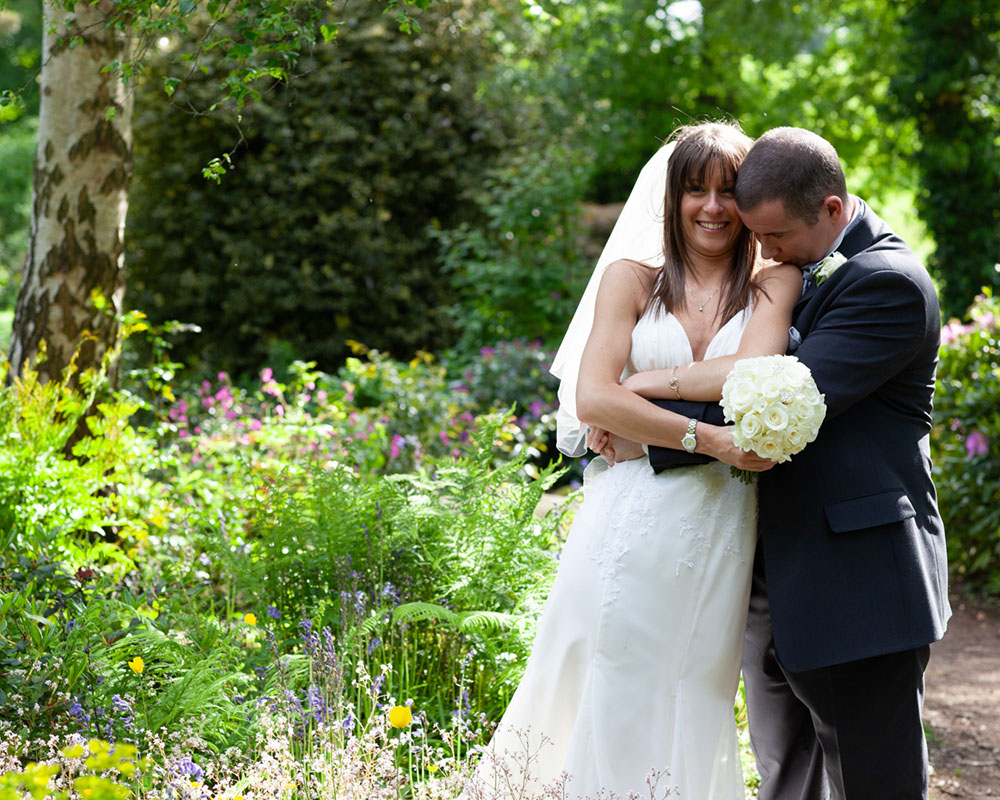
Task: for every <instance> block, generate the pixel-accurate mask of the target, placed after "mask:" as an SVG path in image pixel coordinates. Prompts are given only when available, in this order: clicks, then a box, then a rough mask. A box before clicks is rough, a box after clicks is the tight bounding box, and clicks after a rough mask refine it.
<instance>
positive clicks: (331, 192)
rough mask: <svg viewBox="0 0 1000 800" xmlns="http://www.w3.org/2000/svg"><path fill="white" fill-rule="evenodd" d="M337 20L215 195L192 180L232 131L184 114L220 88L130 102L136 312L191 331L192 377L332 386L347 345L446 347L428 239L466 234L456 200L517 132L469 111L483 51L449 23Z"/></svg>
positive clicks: (257, 112)
mask: <svg viewBox="0 0 1000 800" xmlns="http://www.w3.org/2000/svg"><path fill="white" fill-rule="evenodd" d="M331 14H333V12H331ZM336 16H337V18H338V19H337V24H338V25H339V31H338V35H337V40H336V42H335V43H330V44H325V45H318V46H317V47H316V48H315V50H314V51H313V52H312V53H311V54H310V55H308V56H306V55H303V56H302V57H301V58H300V60H299V62H298V72H299V74H298V75H297V76H296V78H295V80H294V81H293V82H291V83H290V84H287V85H286V84H283V83H276V84H275V85H274V86H272V87H271V88H270V90H269V91H267V92H266V93H265V94H264V95H263V97H262V98H261V99H260V100H259V101H258V102H256V103H255V104H254V106H253V109H252V112H250V113H248V114H247V116H246V118H245V119H243V120H242V121H241V123H240V128H239V130H240V131H241V133H242V135H243V136H245V141H243V142H242V143H240V145H239V146H237V147H235V152H234V154H233V156H232V158H233V167H234V168H233V169H232V170H231V171H230V172H229V173H228V174H227V175H226V177H225V179H224V180H223V181H222V183H221V184H218V185H217V184H215V183H212V182H206V181H205V180H204V179H202V177H201V175H200V168H201V165H202V164H203V163H205V161H206V160H207V159H208V158H210V157H211V155H212V154H214V153H216V152H217V151H218V149H219V142H220V141H233V139H234V136H235V129H234V128H233V126H232V122H231V120H229V119H228V118H225V117H217V116H212V115H208V116H205V115H192V114H189V113H187V111H186V104H187V103H188V102H191V103H193V104H194V105H195V106H197V107H201V106H204V105H207V98H208V97H209V96H210V95H211V93H212V92H214V91H215V84H216V81H217V80H219V78H220V74H217V72H216V71H213V70H212V69H210V70H209V74H207V75H204V76H200V77H199V75H197V74H196V75H193V76H191V77H190V78H189V79H188V80H187V81H186V82H185V83H184V84H183V87H182V88H180V89H178V92H177V94H176V95H175V96H174V103H175V106H176V107H174V108H171V109H169V110H168V111H165V110H164V107H163V104H162V98H161V97H160V96H159V93H158V89H157V88H156V87H155V86H153V85H150V86H147V87H145V88H141V89H140V91H139V95H138V103H137V107H138V109H139V111H138V112H137V117H136V148H135V160H136V179H135V182H134V187H133V188H134V191H133V195H132V205H131V210H130V222H129V234H128V236H127V238H126V246H127V248H128V255H127V258H128V265H129V267H128V268H129V279H130V281H131V283H130V288H129V292H130V295H129V298H130V299H129V303H130V304H131V305H132V306H133V307H140V308H143V309H146V310H147V311H148V312H149V313H150V315H151V316H152V317H153V318H154V319H155V320H157V321H161V322H162V321H164V320H168V319H178V320H182V321H183V322H185V323H194V324H196V325H198V326H200V328H201V332H200V333H199V334H197V335H196V336H184V337H182V338H181V340H180V341H179V342H178V350H177V352H178V354H179V355H180V357H181V358H182V360H184V361H185V362H186V363H189V364H194V363H195V362H197V363H201V364H205V365H211V368H213V369H216V370H218V369H224V370H226V371H228V372H230V373H232V374H236V375H239V374H243V373H246V372H248V371H251V370H255V369H257V368H259V366H260V365H261V364H263V363H270V364H272V365H275V366H277V363H276V362H277V361H281V360H285V361H287V360H290V358H288V357H287V355H286V354H287V353H289V352H291V353H294V354H295V355H296V356H297V357H300V358H303V359H305V360H309V361H316V362H317V363H318V364H319V365H320V366H321V367H322V368H323V369H325V370H327V371H332V370H333V369H335V368H336V367H337V366H338V365H339V364H340V363H341V361H342V360H343V357H344V356H345V355H347V354H348V353H349V348H348V346H347V344H346V340H347V339H349V338H355V339H361V338H363V339H364V340H365V341H366V343H368V344H369V345H371V346H373V347H377V348H378V349H380V350H384V351H389V352H395V353H397V354H398V355H399V356H406V357H408V356H409V354H411V353H413V352H414V351H416V350H418V349H421V348H423V349H433V350H436V351H437V350H440V349H442V348H443V347H444V346H445V345H447V344H450V343H451V342H452V341H454V338H455V335H456V330H455V327H454V321H453V320H451V319H450V318H449V317H447V316H446V315H445V314H444V309H446V308H447V307H449V306H450V305H451V304H452V303H453V302H455V299H456V294H455V292H454V290H453V289H452V288H451V286H450V285H449V282H448V280H447V279H446V278H444V277H442V276H441V274H440V270H441V267H440V258H439V255H438V245H437V243H436V242H434V241H433V240H432V238H431V236H430V234H429V230H430V228H431V226H436V227H440V228H450V227H452V226H455V225H458V224H459V223H460V222H461V221H462V220H464V219H468V218H469V216H470V213H471V212H472V207H471V205H470V204H469V202H468V201H467V200H466V199H465V197H464V195H465V192H466V190H467V189H468V188H469V187H470V186H471V185H472V184H474V183H475V182H477V181H478V180H479V179H480V176H481V174H482V172H483V171H484V169H486V168H487V167H488V166H489V164H490V163H491V161H492V159H493V158H494V157H495V155H496V153H497V152H498V150H499V148H500V147H501V146H502V145H503V142H504V140H505V139H506V137H507V135H508V134H509V131H510V128H511V126H512V125H513V124H514V122H515V119H513V118H510V117H507V118H504V117H503V115H502V114H501V113H500V111H499V110H498V109H493V108H491V107H489V106H487V105H486V104H484V103H483V102H482V101H481V100H480V98H479V87H480V84H481V83H482V82H483V81H484V80H485V79H486V76H487V74H488V71H489V69H490V67H491V64H492V61H493V59H494V57H495V55H494V47H493V45H492V44H491V43H490V42H489V40H488V37H487V35H486V32H485V31H484V30H483V28H482V23H481V22H478V21H477V20H476V19H474V18H468V17H467V14H466V11H465V10H463V9H462V8H459V7H456V9H454V11H441V10H435V9H434V8H431V9H428V10H427V11H426V12H422V13H421V15H420V32H419V33H416V32H415V33H413V34H412V35H410V36H405V35H401V34H399V33H398V31H396V30H395V25H396V23H395V20H394V18H393V17H391V16H386V15H384V14H382V13H380V10H379V9H378V8H377V6H376V4H370V3H360V4H349V5H346V6H343V7H338V8H337V9H336ZM164 69H165V67H164ZM218 69H219V70H222V69H223V67H222V66H221V65H220V66H219V68H218ZM156 74H157V75H159V74H160V73H159V72H158V71H157V72H156ZM235 144H236V142H235V141H234V145H235Z"/></svg>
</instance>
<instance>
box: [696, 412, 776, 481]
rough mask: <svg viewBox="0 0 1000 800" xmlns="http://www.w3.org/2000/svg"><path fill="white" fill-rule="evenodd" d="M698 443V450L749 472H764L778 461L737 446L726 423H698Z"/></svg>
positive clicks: (731, 430)
mask: <svg viewBox="0 0 1000 800" xmlns="http://www.w3.org/2000/svg"><path fill="white" fill-rule="evenodd" d="M698 444H699V447H698V451H699V452H702V453H707V454H708V455H710V456H712V457H713V458H716V459H718V460H719V461H721V462H722V463H723V464H729V465H730V466H732V467H736V468H738V469H745V470H748V471H750V472H764V471H765V470H769V469H771V467H773V466H774V465H775V464H777V463H778V462H777V461H772V460H771V459H769V458H761V457H760V456H759V455H757V454H756V453H754V452H749V453H748V452H746V451H744V450H741V449H740V448H738V447H737V446H736V445H735V444H734V443H733V429H732V426H728V425H727V426H724V427H723V426H719V425H709V424H707V423H705V422H700V423H698Z"/></svg>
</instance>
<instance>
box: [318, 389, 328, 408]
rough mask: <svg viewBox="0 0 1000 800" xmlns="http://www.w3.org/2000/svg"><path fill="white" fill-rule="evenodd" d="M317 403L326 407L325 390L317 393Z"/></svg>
mask: <svg viewBox="0 0 1000 800" xmlns="http://www.w3.org/2000/svg"><path fill="white" fill-rule="evenodd" d="M316 402H317V403H319V404H320V405H324V404H325V403H326V390H325V389H320V390H319V391H318V392H316Z"/></svg>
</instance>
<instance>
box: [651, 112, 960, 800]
mask: <svg viewBox="0 0 1000 800" xmlns="http://www.w3.org/2000/svg"><path fill="white" fill-rule="evenodd" d="M736 204H737V208H738V210H739V214H740V217H741V218H742V220H743V222H744V223H745V224H746V225H747V227H748V228H750V229H751V230H752V231H753V232H754V233H755V234H757V237H758V239H759V240H760V244H761V254H762V255H763V257H764V258H769V259H774V260H776V261H785V262H790V263H792V264H795V265H797V266H799V267H801V268H802V270H803V275H804V287H803V294H802V298H801V300H800V301H799V302H798V304H797V305H796V306H795V310H794V313H793V327H792V329H791V330H790V332H789V339H790V345H789V352H793V353H794V355H795V356H797V357H798V359H799V360H800V361H802V362H803V363H804V364H806V365H807V366H808V367H809V368H810V369H811V370H812V373H813V376H814V378H815V379H816V383H817V385H818V386H819V389H820V391H821V392H823V393H824V394H825V395H826V403H827V416H826V420H825V422H824V423H823V427H822V429H821V431H820V433H819V436H818V438H817V439H816V441H815V442H813V443H812V444H810V445H809V446H808V447H807V448H806V449H805V450H804V451H803V452H802V453H800V454H798V455H796V456H795V457H794V458H793V459H792V460H791V461H790V462H787V463H784V464H779V465H777V466H776V467H774V468H773V469H771V470H769V471H766V472H762V473H760V475H759V478H758V481H759V507H760V517H759V528H758V529H759V539H758V548H757V554H756V560H755V564H754V582H753V591H752V595H751V598H750V617H749V621H748V624H747V633H746V644H745V650H744V660H743V674H744V681H745V685H746V690H747V706H748V711H749V715H750V738H751V742H752V744H753V749H754V753H755V755H756V758H757V765H758V769H759V771H760V774H761V789H760V794H759V797H760V800H825V799H826V798H827V797H830V796H832V797H833V798H836V800H897V799H898V800H904V798H905V800H912V799H913V798H926V796H927V747H926V743H925V741H924V735H923V728H922V724H921V718H920V713H921V706H922V701H923V673H924V669H925V667H926V665H927V659H928V655H929V647H928V645H929V643H930V642H933V641H936V640H937V639H939V638H941V636H942V635H943V633H944V630H945V624H946V622H947V620H948V617H949V616H950V613H951V611H950V608H949V606H948V597H947V570H946V563H945V542H944V532H943V528H942V524H941V518H940V516H939V515H938V510H937V502H936V494H935V490H934V485H933V483H932V481H931V463H930V453H929V447H928V441H929V440H928V433H929V431H930V428H931V403H932V399H933V391H934V370H935V366H936V362H937V353H938V346H939V335H940V319H939V312H938V303H937V298H936V295H935V291H934V287H933V285H932V284H931V281H930V278H929V277H928V275H927V272H926V271H925V270H924V268H923V267H922V266H921V264H920V262H919V261H918V260H917V258H916V257H915V256H914V254H913V253H912V252H911V251H910V249H909V248H908V247H907V246H906V244H905V243H904V242H903V241H902V240H901V239H900V238H899V237H898V236H896V235H895V234H894V233H893V232H892V231H891V230H890V229H889V227H888V226H887V225H886V224H885V222H883V221H882V220H881V219H879V217H878V216H876V215H875V214H874V213H873V212H872V210H871V209H870V208H868V206H866V205H865V204H864V203H863V202H862V201H861V200H860V199H859V198H857V197H855V196H853V195H850V194H848V192H847V188H846V183H845V179H844V174H843V171H842V170H841V166H840V161H839V159H838V157H837V153H836V151H835V150H834V148H833V147H832V145H830V144H829V142H827V141H826V140H825V139H822V138H821V137H819V136H817V135H816V134H814V133H811V132H809V131H806V130H802V129H799V128H776V129H774V130H771V131H768V132H767V133H765V134H764V135H763V136H761V137H760V139H758V140H757V142H756V143H755V144H754V145H753V147H752V148H751V150H750V152H749V154H748V155H747V157H746V159H745V160H744V162H743V164H742V165H741V167H740V170H739V174H738V176H737V182H736ZM834 252H837V253H839V254H840V255H841V256H843V257H844V258H846V261H845V262H843V263H842V264H840V265H839V266H838V267H837V268H836V269H835V271H834V272H833V273H832V274H829V275H828V276H821V278H820V280H816V277H815V275H814V272H815V270H816V265H817V262H819V261H821V260H822V259H824V258H825V257H826V256H828V255H830V254H832V253H834ZM836 261H837V262H839V261H840V259H839V258H838V259H836ZM835 263H836V262H835ZM824 272H826V270H824ZM663 405H665V406H666V407H669V403H663ZM716 408H717V407H716ZM688 413H690V412H688ZM711 413H714V409H713V411H712V412H710V414H711ZM719 419H720V420H721V413H720V414H719ZM719 424H720V425H721V424H722V423H721V421H720V422H719ZM697 435H698V437H702V436H704V437H705V438H706V439H709V438H711V437H712V436H718V435H721V431H720V430H719V429H717V428H715V427H714V426H712V425H708V424H706V423H699V424H698V426H697ZM699 449H701V448H699ZM649 450H650V461H651V463H652V464H653V466H654V469H657V470H659V469H662V468H666V467H669V466H676V465H680V463H681V461H680V459H682V458H685V457H688V454H687V453H682V452H678V451H674V450H667V449H662V448H655V447H650V448H649Z"/></svg>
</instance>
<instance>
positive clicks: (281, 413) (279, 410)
mask: <svg viewBox="0 0 1000 800" xmlns="http://www.w3.org/2000/svg"><path fill="white" fill-rule="evenodd" d="M274 413H275V414H277V415H278V416H279V417H283V416H285V407H284V406H282V405H277V406H275V407H274Z"/></svg>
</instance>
